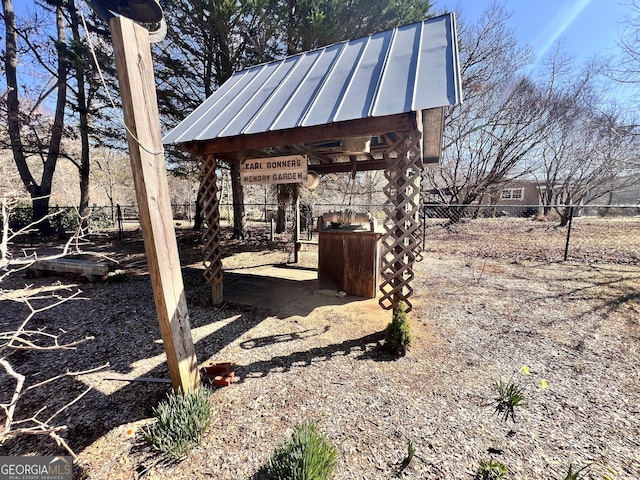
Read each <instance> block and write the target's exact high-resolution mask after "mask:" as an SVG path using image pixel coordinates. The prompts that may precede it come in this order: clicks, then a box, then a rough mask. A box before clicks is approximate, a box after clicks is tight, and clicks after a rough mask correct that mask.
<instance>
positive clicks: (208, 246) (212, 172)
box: [200, 155, 222, 285]
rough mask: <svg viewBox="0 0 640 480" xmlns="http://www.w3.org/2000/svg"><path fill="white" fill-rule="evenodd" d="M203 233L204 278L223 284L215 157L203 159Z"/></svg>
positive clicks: (210, 282) (210, 281)
mask: <svg viewBox="0 0 640 480" xmlns="http://www.w3.org/2000/svg"><path fill="white" fill-rule="evenodd" d="M201 161H202V183H201V184H200V193H201V195H200V198H201V202H202V220H203V223H204V229H203V233H202V243H203V248H202V250H203V263H204V266H205V271H204V274H203V276H204V278H205V280H206V281H207V283H208V284H209V285H212V284H222V260H221V257H222V254H221V250H220V211H219V208H218V207H219V204H220V200H219V199H218V185H217V177H216V159H215V157H214V156H213V155H206V156H203V157H201Z"/></svg>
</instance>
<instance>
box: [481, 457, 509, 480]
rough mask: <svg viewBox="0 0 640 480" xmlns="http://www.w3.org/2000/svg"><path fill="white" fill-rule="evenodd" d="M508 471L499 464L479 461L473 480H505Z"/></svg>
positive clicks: (491, 461) (490, 461)
mask: <svg viewBox="0 0 640 480" xmlns="http://www.w3.org/2000/svg"><path fill="white" fill-rule="evenodd" d="M508 473H509V471H508V470H507V467H505V466H504V465H503V464H502V463H500V462H494V461H493V460H481V461H480V464H479V465H478V470H476V475H475V477H473V478H474V480H505V479H506V478H507V474H508Z"/></svg>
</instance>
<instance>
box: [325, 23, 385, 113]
mask: <svg viewBox="0 0 640 480" xmlns="http://www.w3.org/2000/svg"><path fill="white" fill-rule="evenodd" d="M392 34H393V32H392V31H387V32H382V33H378V34H376V35H372V36H370V37H369V38H368V39H367V45H366V47H365V50H364V52H363V53H362V56H361V57H360V62H359V63H358V65H357V67H356V70H355V72H354V73H353V76H352V78H351V81H350V82H349V85H348V86H347V91H346V93H345V96H344V98H343V99H341V101H340V105H339V107H338V111H337V112H336V116H335V118H334V121H336V122H341V121H343V120H353V118H354V117H355V118H366V117H368V116H369V111H370V110H371V105H372V104H373V100H374V98H375V93H376V90H377V88H378V82H379V79H380V74H381V72H382V68H383V67H384V62H385V60H386V53H387V51H388V50H389V43H390V42H391V37H392Z"/></svg>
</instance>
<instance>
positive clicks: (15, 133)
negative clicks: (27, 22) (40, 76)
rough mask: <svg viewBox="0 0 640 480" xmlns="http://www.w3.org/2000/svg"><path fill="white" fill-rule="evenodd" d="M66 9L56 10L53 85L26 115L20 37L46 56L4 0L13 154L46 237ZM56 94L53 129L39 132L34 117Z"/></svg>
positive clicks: (60, 110) (60, 112)
mask: <svg viewBox="0 0 640 480" xmlns="http://www.w3.org/2000/svg"><path fill="white" fill-rule="evenodd" d="M63 6H64V1H63V2H60V4H59V5H58V6H57V7H56V8H55V19H56V22H55V24H56V29H55V31H56V43H55V48H54V51H55V54H54V55H53V58H54V60H55V61H54V64H53V66H52V67H49V73H50V75H51V78H52V79H53V84H52V85H47V84H45V86H44V87H43V88H42V90H41V91H40V93H39V94H38V100H37V101H36V102H35V105H34V106H33V108H32V109H31V110H27V111H25V110H24V109H23V108H21V104H20V91H21V89H22V85H21V84H20V82H19V81H18V57H19V44H18V39H19V37H20V38H21V39H22V40H23V41H24V42H25V43H27V44H28V45H29V49H30V50H31V51H32V53H33V54H34V55H36V56H38V57H40V58H41V53H42V52H41V51H40V50H38V49H37V48H36V49H35V50H33V49H32V48H31V47H32V46H34V45H33V44H32V43H31V42H32V41H33V39H31V38H30V35H29V34H28V33H29V31H30V30H29V29H26V30H22V31H21V30H19V29H18V26H17V23H16V17H15V13H14V10H13V2H12V0H2V8H3V17H4V18H3V19H4V24H5V35H6V48H5V52H4V63H5V76H6V81H7V89H8V94H7V99H6V113H7V127H8V132H9V138H10V142H11V150H12V152H13V158H14V161H15V163H16V166H17V167H18V171H19V172H20V177H21V179H22V182H23V184H24V186H25V187H26V189H27V191H28V192H29V194H30V196H31V201H32V205H33V218H34V220H35V221H38V220H41V219H44V221H41V222H39V225H40V230H41V231H42V232H43V233H49V232H50V231H51V225H50V224H49V222H48V220H46V217H47V214H48V210H49V196H50V194H51V186H52V180H53V174H54V172H55V169H56V164H57V162H58V159H59V157H60V151H61V143H62V138H63V130H64V120H65V106H66V101H67V83H66V79H67V72H68V64H67V60H66V56H65V52H64V47H63V46H64V45H65V44H66V23H65V19H64V14H63ZM43 63H44V64H47V65H48V62H44V60H43ZM53 92H56V101H55V111H54V115H53V118H52V120H51V121H50V122H48V123H49V125H48V128H47V129H46V133H45V129H44V128H37V127H38V125H37V122H36V119H35V118H34V115H35V114H37V111H38V107H39V106H40V105H41V104H42V102H43V101H44V100H45V99H46V98H47V97H48V96H49V95H50V94H52V93H53ZM23 106H24V105H23ZM45 135H46V137H45ZM25 136H27V137H30V138H31V139H32V141H33V144H34V150H32V153H34V154H36V155H38V156H40V158H41V159H42V175H41V177H40V180H39V181H36V178H35V176H34V174H33V172H32V170H31V169H30V167H29V164H28V162H27V158H28V156H29V149H28V148H25V142H24V141H23V138H24V137H25ZM44 138H48V140H44Z"/></svg>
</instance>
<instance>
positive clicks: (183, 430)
mask: <svg viewBox="0 0 640 480" xmlns="http://www.w3.org/2000/svg"><path fill="white" fill-rule="evenodd" d="M153 411H154V414H155V417H156V421H155V423H152V424H151V425H149V426H148V427H147V428H144V429H143V435H144V438H145V439H146V440H147V441H148V442H149V443H150V444H151V446H152V447H153V449H154V450H157V451H159V452H161V453H162V454H163V455H165V456H167V457H168V458H169V459H171V460H180V459H182V458H185V457H187V456H188V455H189V453H190V452H191V449H192V448H193V447H194V446H195V445H197V444H198V443H199V442H200V440H201V439H202V436H203V435H204V432H205V431H206V430H207V428H208V427H209V423H211V417H212V410H211V402H210V401H209V391H208V390H207V389H206V388H202V387H200V388H197V389H195V390H193V391H191V392H187V393H185V394H184V395H183V394H181V393H175V392H173V391H171V392H169V393H168V394H167V398H166V399H165V400H163V401H162V402H160V404H159V405H158V406H157V407H156V408H154V409H153Z"/></svg>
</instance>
